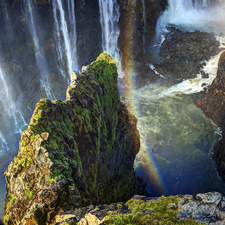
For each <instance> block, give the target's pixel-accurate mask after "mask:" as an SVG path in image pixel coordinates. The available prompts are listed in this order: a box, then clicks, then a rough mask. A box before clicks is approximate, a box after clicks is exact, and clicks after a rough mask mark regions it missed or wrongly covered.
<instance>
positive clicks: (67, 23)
mask: <svg viewBox="0 0 225 225" xmlns="http://www.w3.org/2000/svg"><path fill="white" fill-rule="evenodd" d="M63 2H64V1H61V0H53V1H52V5H53V13H54V19H55V24H56V25H55V26H56V29H55V39H56V40H55V43H56V45H57V54H58V60H59V68H60V70H61V73H62V75H63V76H66V77H69V75H70V74H71V72H72V70H77V69H78V64H77V45H76V43H77V32H76V19H75V5H74V1H73V0H67V6H68V11H69V13H68V14H69V17H68V19H66V14H65V10H64V5H63ZM64 3H65V2H64ZM65 64H66V66H67V68H66V69H67V75H65V74H64V73H63V72H62V71H63V70H64V66H65Z"/></svg>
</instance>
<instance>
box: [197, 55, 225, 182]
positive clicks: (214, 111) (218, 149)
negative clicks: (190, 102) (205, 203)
mask: <svg viewBox="0 0 225 225" xmlns="http://www.w3.org/2000/svg"><path fill="white" fill-rule="evenodd" d="M224 70H225V52H223V53H222V54H221V56H220V60H219V62H218V70H217V76H216V78H215V79H214V81H213V83H212V84H211V86H210V88H209V89H208V90H207V92H206V95H205V97H201V98H198V99H196V100H195V103H196V105H197V106H198V107H200V108H201V109H202V110H203V112H204V113H205V114H206V115H207V116H208V117H210V118H211V119H212V120H213V121H214V122H215V123H216V124H217V125H218V126H219V127H221V128H222V139H220V140H219V142H218V144H216V145H215V147H214V154H213V157H214V159H216V162H217V165H218V171H219V174H220V176H221V177H222V179H223V181H225V148H224V146H225V138H224V137H225V133H224V131H225V113H224V112H225V88H224V85H223V84H224V81H225V73H224Z"/></svg>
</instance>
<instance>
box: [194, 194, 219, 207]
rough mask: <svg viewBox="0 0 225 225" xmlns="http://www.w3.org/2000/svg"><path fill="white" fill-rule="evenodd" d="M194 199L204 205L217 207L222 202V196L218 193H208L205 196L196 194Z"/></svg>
mask: <svg viewBox="0 0 225 225" xmlns="http://www.w3.org/2000/svg"><path fill="white" fill-rule="evenodd" d="M196 199H197V200H199V201H202V202H203V203H205V204H215V205H218V203H220V202H221V200H222V194H220V193H219V192H208V193H205V194H197V195H196Z"/></svg>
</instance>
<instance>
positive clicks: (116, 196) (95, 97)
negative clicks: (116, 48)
mask: <svg viewBox="0 0 225 225" xmlns="http://www.w3.org/2000/svg"><path fill="white" fill-rule="evenodd" d="M75 74H77V79H76V80H73V82H72V83H71V85H70V86H69V87H68V90H67V93H68V95H69V100H66V101H60V100H54V101H50V100H48V99H41V100H40V101H39V102H38V103H37V104H36V107H35V110H34V113H33V115H32V117H31V119H30V124H29V126H28V129H27V130H25V131H24V132H23V133H22V134H21V141H20V147H19V152H18V155H17V156H16V157H15V158H14V160H13V161H12V162H11V164H10V165H9V167H8V169H7V170H6V172H5V177H6V182H7V184H6V199H5V206H4V210H5V212H4V222H5V223H6V224H11V223H14V222H15V221H16V220H18V218H20V220H21V221H22V223H23V224H26V223H33V222H34V223H36V222H38V223H42V222H50V221H51V219H52V218H53V217H54V215H55V214H56V213H57V212H58V210H60V208H63V207H66V206H70V205H71V204H72V205H76V207H80V206H84V205H88V204H90V203H93V204H99V203H102V204H103V203H111V202H117V201H125V200H127V199H129V198H131V197H132V196H133V195H134V194H136V193H137V192H138V190H141V189H139V186H138V183H137V181H136V176H135V172H134V169H133V163H134V159H135V156H136V154H137V153H138V151H139V147H140V137H139V132H138V130H137V127H136V123H137V121H136V118H135V117H134V116H133V115H132V114H130V113H129V112H128V110H127V109H126V107H125V106H124V105H123V103H122V102H121V101H120V96H119V91H118V84H117V77H118V75H117V69H116V65H115V61H114V59H113V58H111V57H110V56H109V55H108V54H107V53H102V54H101V55H100V56H99V57H98V58H97V60H96V61H95V62H93V63H91V64H90V65H89V66H87V67H85V70H84V71H82V72H81V73H78V72H76V73H75ZM21 182H22V183H21ZM9 184H10V185H9ZM21 184H22V185H21ZM140 194H141V193H140ZM11 196H15V198H14V197H13V199H14V200H13V203H12V204H11V205H10V206H9V207H7V206H8V202H11V201H12V197H11ZM46 196H48V197H47V199H48V201H46V199H45V198H46ZM62 196H64V197H63V198H62ZM72 196H79V198H76V199H78V200H74V201H72V200H70V201H69V199H72V198H73V197H72ZM18 205H20V210H18ZM16 207H17V208H16ZM12 212H13V213H12Z"/></svg>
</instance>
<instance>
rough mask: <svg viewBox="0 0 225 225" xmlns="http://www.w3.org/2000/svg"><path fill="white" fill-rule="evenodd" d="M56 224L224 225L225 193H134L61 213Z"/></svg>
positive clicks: (56, 219)
mask: <svg viewBox="0 0 225 225" xmlns="http://www.w3.org/2000/svg"><path fill="white" fill-rule="evenodd" d="M54 223H55V225H60V224H63V225H69V224H70V225H72V224H78V225H99V224H102V225H103V224H104V225H108V224H120V225H126V224H143V225H149V224H162V225H164V224H171V225H172V224H182V225H184V224H187V225H192V224H193V225H194V224H210V225H222V224H225V196H223V195H222V194H220V193H218V192H209V193H205V194H197V195H196V196H192V195H184V196H180V195H177V196H170V197H160V198H153V197H145V196H140V195H135V196H133V198H132V199H130V200H129V201H127V202H126V203H121V202H119V203H113V204H110V205H91V206H88V207H83V208H80V209H76V210H71V211H67V212H63V211H62V212H61V213H60V214H58V215H57V217H55V221H54Z"/></svg>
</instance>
